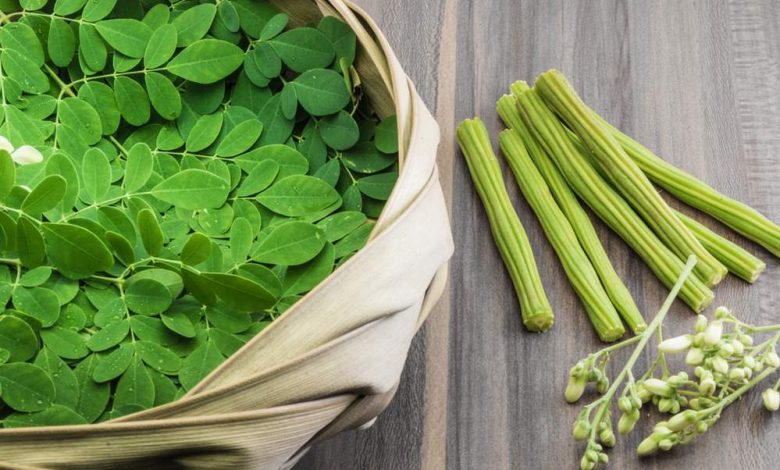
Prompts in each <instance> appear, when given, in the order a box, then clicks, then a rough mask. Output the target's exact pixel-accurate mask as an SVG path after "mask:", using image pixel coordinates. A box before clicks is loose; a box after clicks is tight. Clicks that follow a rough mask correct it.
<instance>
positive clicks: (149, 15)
mask: <svg viewBox="0 0 780 470" xmlns="http://www.w3.org/2000/svg"><path fill="white" fill-rule="evenodd" d="M170 18H171V9H170V5H167V4H165V3H158V4H157V5H154V6H153V7H151V8H150V9H149V10H148V11H147V12H146V15H145V16H144V18H143V20H142V21H143V22H144V23H145V24H146V25H147V26H149V27H150V28H152V29H154V30H156V29H159V28H161V27H163V26H165V25H166V24H168V20H170Z"/></svg>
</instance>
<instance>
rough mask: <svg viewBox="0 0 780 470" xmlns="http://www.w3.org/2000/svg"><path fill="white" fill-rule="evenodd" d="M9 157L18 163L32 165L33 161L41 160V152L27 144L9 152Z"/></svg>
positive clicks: (38, 161)
mask: <svg viewBox="0 0 780 470" xmlns="http://www.w3.org/2000/svg"><path fill="white" fill-rule="evenodd" d="M11 158H13V160H14V161H15V162H16V163H17V164H19V165H32V164H33V163H40V162H42V161H43V154H41V152H39V151H38V149H36V148H35V147H31V146H29V145H23V146H21V147H19V148H18V149H16V150H14V152H13V153H12V154H11Z"/></svg>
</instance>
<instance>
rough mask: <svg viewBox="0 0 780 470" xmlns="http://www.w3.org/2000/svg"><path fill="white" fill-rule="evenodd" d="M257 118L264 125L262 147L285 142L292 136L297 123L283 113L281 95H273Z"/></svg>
mask: <svg viewBox="0 0 780 470" xmlns="http://www.w3.org/2000/svg"><path fill="white" fill-rule="evenodd" d="M257 118H258V119H259V120H260V122H262V123H263V135H262V136H261V137H260V144H261V145H270V144H279V143H280V142H285V141H286V140H287V139H288V138H289V137H290V136H291V135H292V132H293V128H294V127H295V121H293V120H292V119H288V118H287V117H286V116H285V115H284V113H283V112H282V100H281V95H279V94H276V95H273V97H271V98H270V99H269V100H268V101H267V102H266V103H265V104H264V105H263V106H262V108H260V111H259V112H258V114H257Z"/></svg>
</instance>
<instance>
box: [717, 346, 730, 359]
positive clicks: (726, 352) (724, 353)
mask: <svg viewBox="0 0 780 470" xmlns="http://www.w3.org/2000/svg"><path fill="white" fill-rule="evenodd" d="M718 354H719V355H720V357H731V356H732V355H733V354H734V346H732V345H731V344H729V343H721V344H720V345H719V346H718Z"/></svg>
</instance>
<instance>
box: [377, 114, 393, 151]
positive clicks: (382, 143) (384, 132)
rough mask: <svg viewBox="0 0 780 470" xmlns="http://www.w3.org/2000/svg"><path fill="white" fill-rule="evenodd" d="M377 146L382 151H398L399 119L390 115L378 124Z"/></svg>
mask: <svg viewBox="0 0 780 470" xmlns="http://www.w3.org/2000/svg"><path fill="white" fill-rule="evenodd" d="M375 139H376V140H375V143H376V148H377V150H379V151H380V152H382V153H396V152H397V151H398V119H397V118H396V117H395V116H390V117H389V118H387V119H384V120H383V121H382V122H380V123H379V125H378V126H376V134H375Z"/></svg>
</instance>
